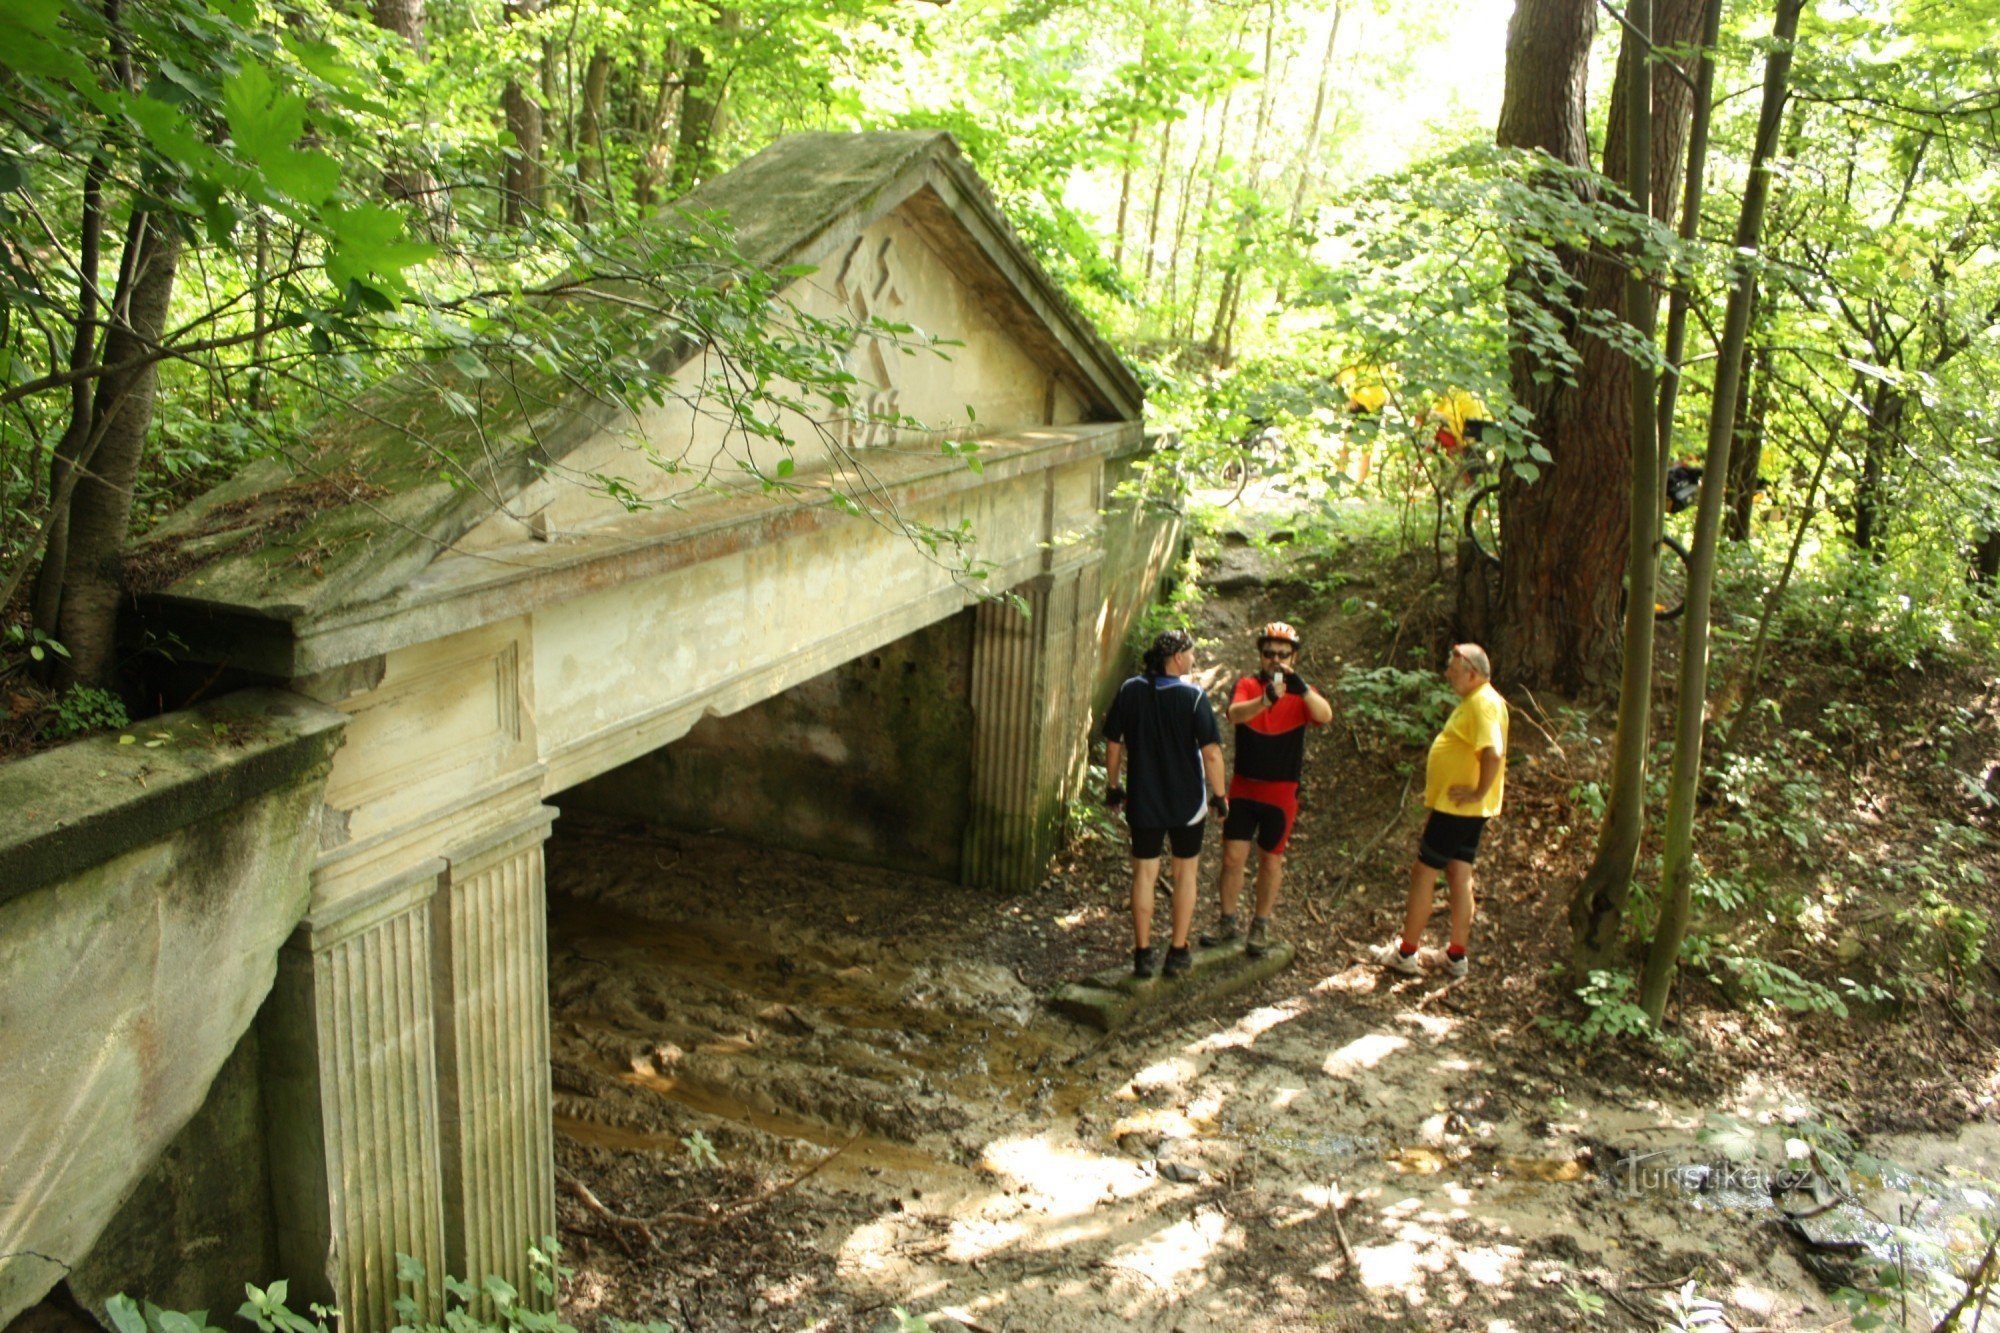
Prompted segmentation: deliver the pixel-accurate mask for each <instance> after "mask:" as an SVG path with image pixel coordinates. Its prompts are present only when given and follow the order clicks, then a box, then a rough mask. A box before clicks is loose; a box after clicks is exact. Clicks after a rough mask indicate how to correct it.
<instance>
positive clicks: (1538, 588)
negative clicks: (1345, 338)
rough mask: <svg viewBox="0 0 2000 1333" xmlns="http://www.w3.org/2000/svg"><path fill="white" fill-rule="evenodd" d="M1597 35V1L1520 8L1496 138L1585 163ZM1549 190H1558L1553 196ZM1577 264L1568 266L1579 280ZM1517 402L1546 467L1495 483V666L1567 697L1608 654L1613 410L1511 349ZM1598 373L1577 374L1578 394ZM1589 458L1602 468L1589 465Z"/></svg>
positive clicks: (1620, 446)
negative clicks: (1589, 79)
mask: <svg viewBox="0 0 2000 1333" xmlns="http://www.w3.org/2000/svg"><path fill="white" fill-rule="evenodd" d="M1596 34H1597V6H1596V4H1595V0H1521V2H1520V4H1519V5H1517V6H1516V7H1515V10H1514V17H1513V19H1512V20H1511V21H1510V22H1509V23H1508V25H1507V82H1506V93H1505V97H1504V99H1503V101H1502V104H1501V108H1500V127H1499V134H1498V139H1499V142H1500V144H1501V146H1503V147H1507V148H1527V149H1534V148H1539V149H1541V150H1543V151H1544V152H1546V153H1548V154H1549V155H1550V156H1551V157H1553V158H1555V159H1556V160H1557V161H1559V162H1562V163H1565V164H1567V165H1570V166H1576V167H1582V166H1585V165H1587V164H1588V162H1589V141H1588V138H1587V125H1586V120H1585V112H1584V82H1585V76H1586V74H1587V72H1588V69H1587V65H1588V58H1589V55H1590V45H1591V40H1592V39H1593V38H1594V37H1595V36H1596ZM1552 188H1562V187H1560V186H1554V187H1552ZM1581 266H1582V261H1581V256H1576V257H1574V258H1573V260H1572V262H1571V264H1570V265H1569V267H1570V269H1571V272H1572V273H1573V274H1579V275H1580V269H1581ZM1512 361H1513V364H1512V367H1511V369H1512V376H1513V388H1514V396H1515V398H1516V400H1517V401H1518V402H1519V403H1520V404H1521V405H1522V406H1524V407H1526V408H1527V409H1528V411H1529V412H1530V413H1531V414H1532V419H1533V425H1532V429H1533V430H1534V432H1535V434H1536V436H1537V437H1538V438H1539V439H1540V441H1541V443H1542V445H1543V446H1544V447H1545V448H1547V449H1548V450H1549V452H1550V454H1551V455H1552V456H1553V457H1554V459H1555V463H1554V466H1553V467H1551V468H1548V469H1545V470H1544V471H1543V474H1542V476H1541V477H1540V478H1539V479H1538V481H1537V483H1536V484H1534V485H1532V486H1531V485H1528V484H1526V483H1524V482H1523V481H1522V479H1521V478H1520V477H1518V476H1517V475H1515V474H1514V473H1513V471H1512V470H1511V469H1509V470H1508V471H1507V472H1506V473H1505V475H1503V477H1502V479H1501V485H1500V517H1501V526H1502V529H1503V530H1504V531H1505V532H1506V534H1507V540H1506V542H1505V544H1504V545H1503V546H1502V548H1501V568H1500V596H1499V606H1498V608H1497V616H1496V620H1497V624H1498V627H1499V632H1498V640H1499V641H1498V642H1497V643H1496V644H1495V645H1493V646H1494V648H1495V649H1496V652H1495V655H1494V660H1495V661H1497V662H1498V663H1499V664H1500V667H1499V670H1500V672H1501V674H1502V675H1504V676H1505V677H1506V678H1507V679H1510V680H1516V681H1520V682H1523V683H1532V684H1537V685H1557V686H1560V687H1563V688H1574V687H1575V686H1576V685H1578V684H1580V683H1582V681H1583V680H1584V679H1586V678H1589V679H1596V678H1598V675H1599V673H1600V672H1601V671H1602V669H1603V666H1604V662H1605V659H1606V658H1607V657H1608V655H1609V652H1610V650H1611V647H1612V639H1613V627H1612V620H1613V616H1614V614H1615V611H1616V608H1617V601H1618V571H1619V570H1620V569H1621V568H1622V565H1623V562H1622V560H1621V559H1620V555H1621V552H1622V546H1623V542H1624V536H1625V522H1626V517H1625V511H1624V510H1623V509H1622V508H1621V507H1619V506H1618V505H1615V504H1613V505H1607V504H1604V503H1602V501H1603V496H1604V494H1605V492H1607V491H1610V490H1612V489H1613V488H1622V487H1623V485H1624V483H1625V478H1626V475H1627V474H1626V466H1625V458H1624V449H1625V442H1624V440H1623V439H1622V438H1620V436H1619V433H1618V432H1619V422H1618V416H1619V415H1620V414H1621V413H1622V412H1623V410H1624V408H1623V404H1619V405H1618V406H1617V407H1615V408H1613V409H1612V410H1611V411H1609V412H1607V411H1606V407H1607V404H1606V402H1605V399H1604V396H1603V394H1602V392H1596V393H1592V392H1587V391H1585V389H1584V388H1579V389H1578V390H1577V391H1575V392H1565V391H1563V390H1562V389H1561V388H1559V387H1558V386H1557V383H1556V379H1555V377H1553V376H1551V377H1550V378H1549V379H1547V380H1545V381H1544V382H1540V383H1538V382H1537V377H1538V376H1545V375H1548V374H1549V372H1550V371H1553V370H1555V367H1553V366H1549V365H1547V364H1546V363H1545V362H1544V361H1543V360H1542V358H1540V357H1538V356H1536V355H1535V354H1534V352H1533V351H1532V349H1531V348H1530V346H1529V345H1528V343H1527V342H1526V341H1525V340H1524V339H1517V340H1516V342H1515V345H1514V351H1513V357H1512ZM1601 370H1602V367H1601V366H1598V367H1589V366H1587V367H1585V369H1584V371H1583V374H1584V375H1585V379H1584V385H1586V386H1589V385H1593V384H1594V383H1595V381H1594V376H1595V375H1596V374H1598V373H1601ZM1593 454H1601V455H1603V457H1601V458H1595V457H1593V456H1592V455H1593Z"/></svg>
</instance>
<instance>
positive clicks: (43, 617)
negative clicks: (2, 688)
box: [29, 155, 105, 636]
mask: <svg viewBox="0 0 2000 1333" xmlns="http://www.w3.org/2000/svg"><path fill="white" fill-rule="evenodd" d="M104 174H105V163H104V158H103V156H102V155H94V156H92V158H91V159H90V165H89V166H87V167H85V168H84V170H83V214H82V217H81V219H80V222H79V225H78V233H77V253H76V272H77V282H76V324H75V326H74V328H73V329H72V330H71V333H70V344H69V368H70V370H71V371H72V372H75V371H81V370H82V369H83V368H84V367H85V366H87V365H89V364H90V361H91V356H92V354H93V353H94V352H95V351H96V350H97V333H98V327H99V326H98V319H97V280H98V268H99V264H100V252H101V250H102V248H103V243H104ZM92 387H93V386H92V384H91V382H90V381H89V380H87V379H79V380H77V381H76V382H75V383H74V384H72V385H70V389H69V424H68V426H66V427H65V428H64V429H63V434H62V439H61V440H59V441H57V442H56V448H55V453H54V455H53V456H51V457H50V459H49V518H48V533H47V536H46V537H45V539H44V541H43V545H42V563H41V566H40V567H39V568H38V569H37V570H36V572H35V586H34V591H33V593H32V594H31V596H30V599H29V606H30V615H31V616H32V617H33V622H34V626H35V628H36V629H39V630H41V631H42V633H44V634H48V635H51V636H54V635H55V634H56V618H57V616H58V615H59V614H60V612H61V609H62V586H63V570H64V567H65V565H66V564H67V562H68V558H69V504H68V497H69V495H70V493H71V492H72V490H73V488H74V485H75V483H74V482H73V480H72V479H71V474H72V473H73V471H74V470H75V468H76V467H77V465H78V463H79V461H81V459H82V454H83V449H84V443H85V441H87V440H89V439H91V438H92V431H93V427H94V424H95V418H94V416H93V407H94V405H95V403H94V399H93V396H92V393H91V389H92Z"/></svg>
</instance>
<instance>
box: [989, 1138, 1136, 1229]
mask: <svg viewBox="0 0 2000 1333" xmlns="http://www.w3.org/2000/svg"><path fill="white" fill-rule="evenodd" d="M981 1161H982V1162H983V1164H984V1165H985V1167H986V1169H987V1170H989V1171H991V1172H993V1173H994V1174H995V1175H998V1176H1000V1177H1001V1178H1002V1179H1003V1180H1007V1181H1011V1182H1012V1183H1013V1184H1015V1185H1019V1186H1025V1187H1027V1188H1028V1189H1031V1190H1033V1191H1034V1192H1035V1193H1036V1194H1037V1195H1039V1196H1040V1199H1041V1201H1042V1202H1043V1203H1044V1204H1045V1205H1046V1207H1047V1210H1048V1212H1049V1214H1050V1215H1051V1216H1053V1217H1073V1216H1075V1215H1077V1214H1079V1213H1086V1212H1089V1211H1090V1210H1091V1209H1092V1208H1094V1207H1096V1206H1097V1204H1098V1203H1099V1202H1100V1201H1102V1200H1103V1199H1105V1198H1107V1197H1108V1198H1116V1199H1124V1198H1129V1197H1131V1196H1132V1195H1134V1194H1140V1193H1143V1192H1145V1190H1146V1189H1148V1188H1149V1187H1150V1186H1151V1185H1152V1184H1153V1177H1152V1176H1151V1174H1150V1173H1148V1172H1147V1171H1145V1170H1144V1169H1143V1168H1142V1167H1141V1166H1140V1164H1139V1163H1137V1162H1134V1161H1131V1160H1129V1159H1127V1158H1122V1157H1104V1156H1100V1155H1099V1154H1096V1153H1085V1152H1079V1151H1077V1150H1076V1149H1074V1148H1057V1147H1054V1146H1052V1145H1051V1144H1049V1143H1047V1142H1045V1141H1044V1140H1042V1139H1002V1140H1000V1141H999V1142H997V1143H990V1144H988V1145H987V1147H986V1151H985V1153H984V1154H983V1156H982V1158H981Z"/></svg>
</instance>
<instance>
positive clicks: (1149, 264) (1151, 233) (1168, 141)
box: [1140, 120, 1174, 296]
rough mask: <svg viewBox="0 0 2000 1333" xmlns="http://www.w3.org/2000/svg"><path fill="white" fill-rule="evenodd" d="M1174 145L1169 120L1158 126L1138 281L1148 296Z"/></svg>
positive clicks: (1172, 126)
mask: <svg viewBox="0 0 2000 1333" xmlns="http://www.w3.org/2000/svg"><path fill="white" fill-rule="evenodd" d="M1173 144H1174V123H1173V122H1172V121H1171V120H1170V121H1168V122H1167V123H1166V124H1164V125H1162V126H1160V166H1159V170H1158V171H1156V172H1155V173H1154V175H1153V207H1152V210H1151V212H1150V213H1149V214H1148V215H1147V218H1146V276H1145V277H1144V278H1143V279H1141V280H1140V289H1141V290H1142V291H1144V292H1145V293H1146V294H1147V295H1148V296H1150V295H1151V294H1152V287H1153V264H1154V262H1155V261H1156V260H1157V259H1158V254H1157V248H1158V246H1159V243H1160V206H1161V204H1162V203H1163V202H1164V201H1165V199H1166V194H1167V159H1168V155H1169V153H1170V152H1171V150H1172V148H1173Z"/></svg>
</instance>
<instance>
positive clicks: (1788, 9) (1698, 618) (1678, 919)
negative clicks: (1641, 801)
mask: <svg viewBox="0 0 2000 1333" xmlns="http://www.w3.org/2000/svg"><path fill="white" fill-rule="evenodd" d="M1802 3H1803V0H1778V14H1777V22H1776V23H1775V25H1774V27H1773V33H1772V35H1773V38H1774V41H1773V44H1772V47H1771V52H1770V54H1769V55H1768V56H1767V57H1766V58H1765V62H1764V104H1763V108H1762V111H1761V114H1760V115H1759V117H1758V121H1757V144H1756V148H1755V149H1754V151H1753V152H1752V154H1751V158H1750V179H1749V180H1748V182H1747V183H1746V184H1745V185H1744V187H1743V207H1742V211H1741V212H1740V213H1739V214H1738V216H1737V220H1736V236H1735V239H1734V245H1733V246H1732V261H1733V262H1732V264H1731V270H1732V272H1731V284H1730V291H1729V306H1728V310H1727V312H1726V313H1725V314H1724V316H1723V323H1722V345H1721V346H1720V347H1718V348H1717V349H1716V352H1717V355H1716V364H1715V398H1714V401H1713V403H1712V405H1711V412H1710V416H1709V423H1708V457H1707V461H1706V469H1707V471H1706V475H1708V476H1711V477H1726V476H1728V475H1729V456H1730V452H1731V449H1732V446H1733V444H1734V442H1735V435H1736V388H1737V384H1738V382H1739V380H1740V377H1741V375H1742V372H1743V348H1744V344H1745V343H1746V342H1747V341H1748V338H1749V332H1750V301H1751V291H1752V282H1751V275H1750V271H1749V268H1750V265H1749V263H1748V262H1745V261H1747V260H1751V259H1754V258H1755V256H1756V255H1757V253H1758V250H1759V248H1760V245H1761V243H1762V239H1763V234H1764V204H1765V201H1766V200H1767V199H1768V198H1769V196H1770V183H1771V156H1772V152H1773V150H1775V149H1776V147H1777V143H1778V127H1779V124H1780V123H1781V121H1782V120H1783V118H1784V110H1785V86H1786V82H1787V79H1788V78H1789V76H1790V73H1791V65H1792V42H1793V40H1794V38H1796V37H1797V35H1798V29H1799V8H1800V6H1801V4H1802ZM1723 498H1724V497H1723V488H1722V487H1720V486H1704V487H1702V488H1701V501H1700V505H1699V508H1698V509H1697V511H1696V514H1695V528H1694V545H1693V547H1692V549H1691V550H1690V551H1689V553H1688V587H1687V610H1686V611H1685V612H1684V613H1683V628H1682V636H1683V637H1682V640H1681V672H1680V693H1679V701H1678V712H1677V714H1676V716H1675V719H1674V769H1673V774H1672V776H1671V777H1669V779H1668V781H1667V831H1666V838H1665V844H1664V846H1663V848H1662V850H1661V857H1660V920H1659V925H1658V928H1657V929H1656V930H1655V931H1654V934H1653V943H1652V946H1651V948H1649V949H1648V950H1647V953H1646V970H1645V973H1644V975H1642V976H1641V977H1640V979H1639V1006H1640V1008H1642V1009H1644V1010H1645V1011H1646V1016H1647V1017H1648V1018H1650V1019H1651V1020H1652V1021H1653V1023H1654V1024H1655V1025H1656V1026H1657V1025H1658V1024H1659V1022H1660V1020H1661V1018H1662V1017H1663V1016H1664V1015H1665V1013H1666V1009H1667V996H1668V994H1669V993H1670V992H1671V991H1672V989H1673V984H1674V975H1675V972H1676V971H1677V970H1678V968H1679V965H1680V954H1681V942H1682V941H1683V940H1684V939H1685V938H1686V936H1687V923H1688V916H1689V914H1690V912H1691V911H1692V906H1693V888H1694V877H1693V869H1694V803H1695V790H1696V787H1697V786H1698V785H1699V783H1700V781H1701V748H1702V729H1703V725H1704V723H1705V722H1706V720H1707V714H1708V610H1709V595H1710V593H1711V592H1712V591H1713V590H1714V586H1715V550H1716V544H1717V541H1718V539H1719V538H1720V536H1721V532H1722V502H1723Z"/></svg>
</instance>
